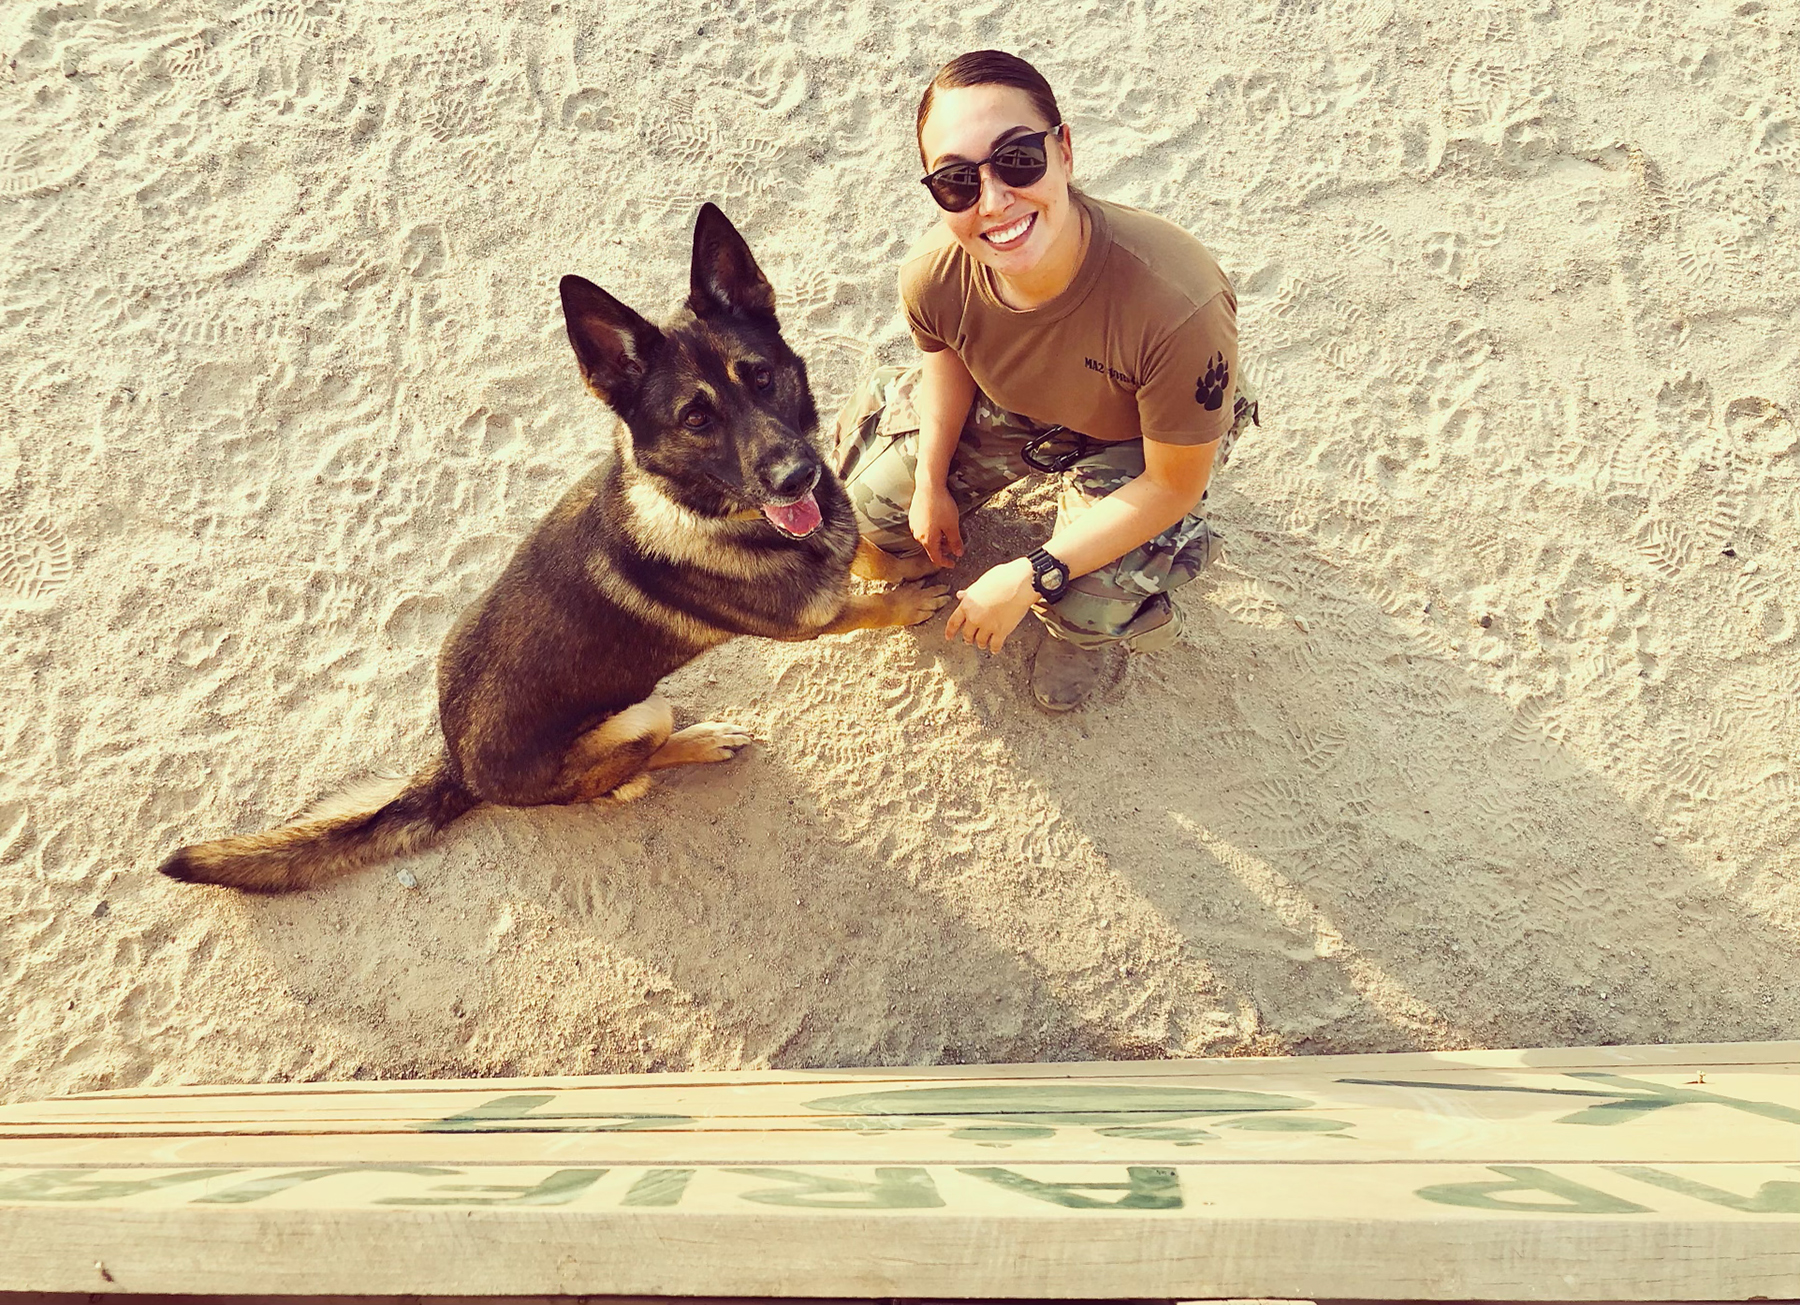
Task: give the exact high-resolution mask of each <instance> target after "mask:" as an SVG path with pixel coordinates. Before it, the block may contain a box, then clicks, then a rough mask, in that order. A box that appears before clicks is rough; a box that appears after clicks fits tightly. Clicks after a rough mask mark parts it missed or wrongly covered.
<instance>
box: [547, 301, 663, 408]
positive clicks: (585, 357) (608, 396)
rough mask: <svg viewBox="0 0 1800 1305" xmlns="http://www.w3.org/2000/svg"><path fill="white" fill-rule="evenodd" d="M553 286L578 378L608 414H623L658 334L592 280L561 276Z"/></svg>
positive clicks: (657, 343) (659, 340)
mask: <svg viewBox="0 0 1800 1305" xmlns="http://www.w3.org/2000/svg"><path fill="white" fill-rule="evenodd" d="M558 288H559V289H560V290H561V291H562V306H563V321H564V323H565V324H566V325H567V326H568V328H569V343H570V344H572V345H574V346H575V361H576V362H577V363H579V364H580V365H581V375H582V379H584V380H585V381H587V383H588V387H589V388H590V389H592V390H593V391H594V393H595V394H598V395H599V396H600V397H601V398H602V399H605V400H606V402H607V404H608V406H610V407H611V408H612V409H613V411H615V412H620V413H623V412H624V410H625V409H626V408H628V407H630V406H631V403H632V401H633V400H634V399H636V398H637V393H638V387H639V386H641V385H642V384H643V380H644V374H645V373H646V372H647V371H648V370H649V368H650V359H651V358H652V357H653V356H654V355H655V353H656V350H657V349H658V347H660V346H661V344H662V339H663V337H662V332H661V331H659V330H657V329H656V328H655V327H654V326H652V325H651V324H650V323H649V322H647V321H645V320H644V319H643V318H642V317H640V316H638V315H637V314H636V313H635V312H633V311H632V310H631V309H629V308H627V307H626V306H625V305H624V304H622V303H620V302H619V301H618V300H617V299H614V298H613V297H612V296H611V295H609V294H607V293H606V291H604V290H602V289H601V288H600V287H599V286H597V285H595V284H594V283H593V282H592V281H589V280H586V279H584V278H582V277H579V276H565V277H564V278H563V279H562V283H561V285H560V286H559V287H558Z"/></svg>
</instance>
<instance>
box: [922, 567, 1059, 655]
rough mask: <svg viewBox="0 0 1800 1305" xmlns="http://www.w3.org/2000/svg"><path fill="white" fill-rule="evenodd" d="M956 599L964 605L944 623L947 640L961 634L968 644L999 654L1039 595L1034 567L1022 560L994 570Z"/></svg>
mask: <svg viewBox="0 0 1800 1305" xmlns="http://www.w3.org/2000/svg"><path fill="white" fill-rule="evenodd" d="M956 596H957V597H958V598H959V599H961V600H962V601H961V602H959V603H957V605H956V610H955V611H954V612H952V613H950V619H949V620H948V621H946V622H944V638H946V639H954V638H956V636H957V635H958V634H960V635H962V638H963V641H964V642H965V643H972V644H974V645H975V646H976V647H977V648H985V649H987V650H988V651H989V652H996V653H997V652H999V651H1000V649H1001V648H1002V647H1003V646H1005V644H1006V636H1007V635H1009V634H1011V633H1012V632H1013V630H1014V629H1015V628H1016V627H1017V626H1018V624H1019V622H1020V621H1022V620H1024V619H1025V613H1026V612H1029V611H1030V610H1031V605H1032V604H1033V603H1035V602H1037V598H1038V593H1037V589H1036V588H1035V587H1034V586H1033V585H1032V583H1031V563H1030V562H1027V561H1026V560H1025V559H1024V558H1022V557H1020V558H1014V559H1013V560H1012V561H1010V562H1002V563H1001V564H1000V565H999V566H996V567H993V568H991V569H990V570H988V571H987V572H985V573H984V574H983V575H982V576H981V577H980V578H979V579H977V580H976V581H975V583H974V584H972V585H970V586H969V587H968V588H967V589H959V590H957V592H956Z"/></svg>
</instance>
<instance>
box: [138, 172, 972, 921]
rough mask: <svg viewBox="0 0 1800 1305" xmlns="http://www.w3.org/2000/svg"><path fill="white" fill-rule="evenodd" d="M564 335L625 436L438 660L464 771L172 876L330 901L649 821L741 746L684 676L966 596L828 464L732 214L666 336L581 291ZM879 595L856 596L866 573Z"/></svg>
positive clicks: (358, 800) (458, 766) (446, 760)
mask: <svg viewBox="0 0 1800 1305" xmlns="http://www.w3.org/2000/svg"><path fill="white" fill-rule="evenodd" d="M561 291H562V305H563V316H564V320H565V321H566V323H567V326H568V331H569V342H570V343H571V344H572V345H574V347H575V359H576V362H577V363H578V365H579V366H580V369H581V374H582V377H583V378H584V379H585V380H586V382H587V384H588V387H589V388H590V389H592V390H593V391H594V393H595V394H597V395H598V396H599V397H600V398H601V399H602V400H604V401H605V402H606V404H607V406H608V407H610V408H611V409H612V410H613V412H614V413H616V414H617V415H618V417H619V418H620V421H619V422H618V423H616V434H615V436H614V441H613V451H612V456H611V457H610V458H608V459H607V460H606V461H604V462H602V463H601V464H600V465H599V466H598V467H596V468H594V469H593V470H592V471H591V472H589V473H588V475H586V476H585V477H584V478H583V479H582V480H580V481H579V482H578V483H577V484H576V485H575V487H574V488H573V489H571V490H570V491H569V492H568V493H567V494H566V495H565V496H564V497H563V499H562V501H561V502H560V503H558V504H557V505H556V506H555V507H554V508H553V509H551V511H550V513H549V515H548V516H546V517H545V518H544V519H543V520H542V521H541V522H539V524H538V526H537V528H536V529H534V530H533V531H532V532H531V534H530V535H529V536H527V537H526V539H525V541H524V542H523V543H522V544H520V545H519V548H518V551H517V552H515V553H514V554H513V556H512V560H511V561H510V562H508V563H507V566H506V569H505V570H504V571H502V572H501V574H500V578H499V579H498V580H496V581H495V582H494V585H493V587H492V588H490V589H489V590H488V591H487V593H486V594H484V595H483V596H482V597H481V598H480V599H478V600H477V601H476V602H475V603H474V604H473V606H471V607H470V608H469V609H468V610H467V611H466V612H464V613H463V615H462V617H461V619H460V620H459V621H458V622H457V624H456V627H455V628H454V629H453V630H452V631H451V632H450V635H449V637H448V638H447V639H446V640H445V641H444V646H443V649H442V651H441V652H440V654H439V657H438V717H439V721H440V723H441V724H442V726H443V735H444V747H443V751H442V753H441V755H439V756H438V757H437V758H436V759H435V760H434V761H432V762H431V763H430V764H429V765H427V766H426V767H425V768H424V769H423V770H421V771H420V772H419V773H418V774H416V775H414V776H413V777H412V778H411V779H410V780H397V781H394V782H392V783H389V784H387V785H386V787H385V789H384V790H383V791H381V792H379V793H376V792H371V791H369V790H368V789H367V788H365V789H364V790H363V791H361V792H357V793H349V794H345V795H344V796H343V797H340V798H336V799H332V800H331V801H329V802H327V803H324V804H321V805H319V806H317V807H315V808H313V809H312V810H311V811H308V812H306V813H305V814H303V815H301V816H300V817H298V818H297V821H296V823H293V824H290V825H287V826H285V827H283V828H279V829H274V830H270V831H268V832H265V833H260V834H249V835H245V836H242V837H237V838H225V839H220V840H218V841H217V842H211V843H200V844H197V845H195V846H192V847H184V848H182V849H181V850H180V851H178V852H176V853H174V854H173V855H172V856H170V857H169V859H168V860H166V861H165V862H163V864H162V867H161V869H162V873H164V874H166V875H169V876H171V877H172V878H175V879H182V880H187V881H189V882H194V883H211V884H226V885H229V886H231V887H233V888H241V889H246V890H249V891H252V892H267V893H274V892H286V891H289V890H293V889H302V888H311V887H313V886H315V885H317V884H320V883H324V882H325V881H327V880H330V879H333V878H335V877H337V876H339V875H342V874H345V873H348V872H349V871H352V870H355V869H357V868H358V867H360V866H363V865H366V864H367V863H369V862H371V861H374V860H376V859H378V858H382V857H388V856H395V855H399V854H403V853H406V852H410V851H413V850H415V849H417V848H419V847H420V846H421V845H423V844H424V843H425V842H426V841H427V840H428V839H429V838H430V837H431V836H432V835H434V834H436V833H437V832H438V831H439V830H441V829H443V828H444V827H445V826H446V825H448V824H449V823H450V822H451V821H453V820H455V819H456V818H457V817H458V816H461V815H462V814H463V813H465V812H467V811H469V810H470V809H471V808H473V807H475V806H478V805H480V804H481V803H484V802H489V803H494V804H496V805H499V806H515V807H528V806H537V805H540V804H543V803H552V802H554V803H568V802H592V801H595V800H597V799H600V798H604V797H613V798H617V799H628V798H632V797H636V796H638V795H640V794H641V793H643V792H644V791H645V790H646V789H647V788H648V787H649V785H650V773H651V772H652V771H657V770H662V769H664V768H666V767H669V766H689V765H697V764H701V763H704V762H711V761H724V760H727V759H728V758H730V757H731V756H732V755H733V753H734V752H735V751H736V750H737V749H738V748H740V747H742V746H744V745H745V744H746V743H748V742H749V741H750V735H749V734H748V733H747V732H746V731H745V730H743V729H741V728H739V727H738V726H736V725H730V724H724V723H721V722H717V721H707V722H703V723H701V724H698V725H690V726H688V727H687V728H686V729H683V730H675V729H674V719H673V714H672V712H671V710H670V707H669V704H668V702H667V701H665V700H664V699H663V698H660V697H658V696H656V693H655V690H656V685H657V682H658V681H659V680H661V679H662V678H663V676H665V675H667V674H669V673H670V672H671V671H673V670H675V669H676V668H677V667H679V666H682V665H685V664H686V663H687V662H689V661H691V660H693V659H694V658H695V657H697V656H698V655H699V654H701V653H702V652H704V651H706V650H707V649H708V648H711V647H714V646H715V645H717V644H721V643H723V642H725V641H726V640H727V639H730V638H732V637H734V636H736V635H760V636H763V637H764V638H770V639H811V638H814V637H816V636H818V635H821V634H839V633H843V632H845V631H848V630H861V629H868V628H872V627H876V626H901V625H913V624H916V623H917V622H919V621H922V620H924V619H925V618H926V617H928V616H930V615H931V614H932V613H933V612H935V611H937V610H938V609H939V608H941V607H942V606H943V605H944V602H945V592H946V591H945V589H944V588H943V587H942V586H939V585H925V584H922V583H919V582H918V581H917V579H916V577H917V576H918V575H919V574H921V572H920V571H919V570H918V569H916V563H915V564H913V565H908V564H903V563H897V562H895V561H894V560H893V559H892V558H889V557H888V556H887V555H886V554H883V553H880V552H879V551H878V550H875V549H873V548H871V547H869V546H868V545H866V544H863V543H862V542H861V541H860V540H859V539H858V536H857V530H856V522H855V518H854V517H853V516H852V514H851V511H850V502H849V499H848V497H847V496H846V494H845V493H844V487H843V485H842V483H840V482H839V480H838V478H837V476H836V475H835V474H833V472H832V470H831V468H830V467H829V466H828V465H826V463H825V461H824V459H823V458H822V457H821V456H820V451H819V449H818V448H817V447H816V446H815V443H814V439H815V435H816V431H817V427H818V414H817V412H816V410H815V409H814V406H813V397H812V390H811V389H810V387H809V386H808V384H807V379H806V366H805V364H804V363H802V362H801V360H800V358H799V357H798V356H797V355H796V354H795V353H794V351H793V350H792V349H790V348H789V347H788V346H787V344H786V342H785V341H783V339H782V338H781V328H780V324H779V322H777V320H776V316H775V292H774V290H773V289H772V288H771V287H770V285H769V282H768V279H767V278H766V277H765V276H764V275H763V273H762V269H761V268H759V267H758V266H757V265H756V260H755V258H753V257H752V256H751V253H750V248H749V246H748V245H746V244H745V243H744V239H743V237H742V236H740V235H739V234H738V232H737V230H736V228H734V227H733V226H732V225H731V223H730V221H729V220H728V219H727V218H726V217H725V215H724V214H723V213H721V212H720V211H719V210H718V209H717V208H716V207H714V206H713V205H711V204H707V205H705V206H704V207H703V208H701V210H700V217H699V220H698V222H697V223H696V224H695V229H694V249H693V265H692V275H691V278H690V287H689V292H688V297H687V303H686V305H685V307H684V308H683V309H682V311H680V312H679V313H678V314H677V315H676V317H675V319H674V320H673V321H672V322H671V323H670V324H669V325H668V326H667V327H664V328H663V329H660V330H659V329H658V328H657V327H655V326H653V325H651V323H649V322H648V321H646V320H645V319H644V318H642V317H640V316H639V315H638V314H637V313H635V312H633V311H632V310H631V309H630V308H627V307H626V306H625V305H624V304H622V303H620V302H619V301H618V300H617V299H614V298H613V297H612V296H611V295H609V294H607V293H606V291H604V290H602V289H600V287H599V286H596V285H594V284H593V283H591V282H589V281H584V280H583V279H582V278H580V277H578V276H567V277H564V278H563V279H562V283H561ZM853 561H854V562H855V563H856V564H857V566H856V569H857V571H858V572H859V573H860V574H864V575H867V576H870V577H871V578H874V579H881V580H889V581H907V583H902V584H900V585H899V586H898V587H897V588H891V589H888V590H886V591H884V592H880V593H872V594H853V593H851V592H850V583H849V581H850V572H851V567H852V562H853Z"/></svg>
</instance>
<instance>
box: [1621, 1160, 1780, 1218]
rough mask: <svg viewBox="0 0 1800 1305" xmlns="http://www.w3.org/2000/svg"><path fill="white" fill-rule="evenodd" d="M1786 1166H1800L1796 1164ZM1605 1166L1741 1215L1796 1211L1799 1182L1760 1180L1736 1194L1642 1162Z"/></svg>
mask: <svg viewBox="0 0 1800 1305" xmlns="http://www.w3.org/2000/svg"><path fill="white" fill-rule="evenodd" d="M1790 1167H1792V1168H1800V1165H1796V1166H1790ZM1607 1168H1608V1169H1610V1170H1612V1171H1613V1172H1614V1173H1615V1174H1623V1175H1625V1177H1627V1178H1635V1179H1637V1180H1638V1181H1639V1182H1640V1183H1649V1184H1650V1185H1651V1186H1652V1187H1660V1188H1662V1189H1663V1190H1664V1191H1665V1192H1679V1193H1680V1194H1681V1195H1683V1196H1691V1197H1693V1198H1694V1199H1695V1200H1697V1201H1706V1202H1708V1203H1709V1204H1712V1205H1722V1206H1724V1207H1725V1208H1726V1209H1727V1210H1741V1211H1743V1212H1744V1213H1745V1214H1800V1183H1796V1182H1792V1181H1783V1180H1777V1181H1775V1182H1772V1183H1764V1184H1763V1185H1762V1186H1761V1187H1759V1188H1757V1189H1756V1195H1755V1196H1739V1195H1738V1194H1737V1193H1736V1192H1727V1191H1725V1190H1724V1189H1723V1188H1719V1187H1714V1186H1712V1185H1711V1184H1709V1183H1703V1182H1700V1181H1699V1180H1697V1179H1693V1178H1688V1177H1685V1176H1684V1175H1681V1174H1671V1173H1665V1172H1664V1171H1663V1170H1661V1169H1651V1168H1648V1167H1646V1166H1643V1165H1608V1166H1607Z"/></svg>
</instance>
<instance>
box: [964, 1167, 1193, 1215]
mask: <svg viewBox="0 0 1800 1305" xmlns="http://www.w3.org/2000/svg"><path fill="white" fill-rule="evenodd" d="M958 1172H959V1173H965V1174H968V1175H969V1177H971V1178H979V1179H981V1180H982V1181H983V1182H988V1183H992V1184H993V1185H994V1186H996V1187H1003V1188H1005V1189H1006V1190H1007V1191H1009V1192H1017V1193H1019V1195H1021V1196H1029V1197H1031V1198H1032V1199H1033V1200H1038V1201H1048V1202H1049V1203H1050V1204H1051V1205H1060V1206H1063V1207H1065V1208H1067V1209H1070V1210H1179V1209H1180V1208H1181V1205H1182V1201H1181V1180H1180V1179H1179V1178H1178V1177H1177V1176H1176V1173H1175V1171H1174V1170H1173V1169H1167V1168H1164V1167H1162V1166H1160V1165H1130V1166H1128V1167H1127V1168H1126V1170H1125V1175H1126V1179H1127V1181H1125V1182H1123V1183H1040V1182H1039V1181H1038V1180H1037V1179H1035V1178H1027V1177H1026V1176H1025V1175H1024V1174H1021V1173H1017V1172H1015V1171H1014V1170H1011V1169H987V1168H984V1169H962V1170H959V1171H958ZM1088 1192H1123V1193H1124V1195H1123V1196H1119V1197H1116V1198H1115V1199H1113V1200H1110V1201H1102V1200H1099V1199H1098V1198H1096V1197H1093V1196H1088V1195H1086V1193H1088Z"/></svg>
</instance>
